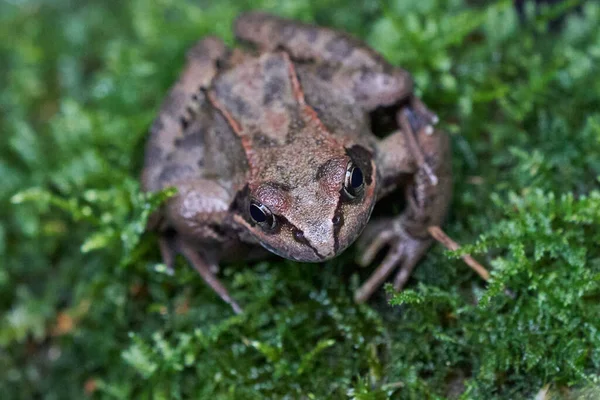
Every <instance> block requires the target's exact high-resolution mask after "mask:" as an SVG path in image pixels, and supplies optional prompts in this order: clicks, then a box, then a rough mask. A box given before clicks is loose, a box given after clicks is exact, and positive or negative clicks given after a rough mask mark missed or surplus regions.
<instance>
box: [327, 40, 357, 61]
mask: <svg viewBox="0 0 600 400" xmlns="http://www.w3.org/2000/svg"><path fill="white" fill-rule="evenodd" d="M325 50H327V51H328V52H329V53H331V54H332V55H333V56H335V58H336V59H337V60H343V59H344V58H347V57H348V56H350V54H352V52H353V51H354V47H353V46H352V43H351V42H350V40H349V39H348V38H347V37H346V36H344V35H337V36H334V37H333V38H332V39H331V40H330V41H329V42H327V44H326V45H325Z"/></svg>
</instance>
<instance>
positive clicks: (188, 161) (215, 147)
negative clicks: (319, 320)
mask: <svg viewBox="0 0 600 400" xmlns="http://www.w3.org/2000/svg"><path fill="white" fill-rule="evenodd" d="M235 33H236V36H237V37H238V38H239V39H240V40H242V41H244V42H247V43H249V44H251V45H252V46H253V49H252V50H245V51H244V50H240V49H235V50H230V49H227V48H226V47H225V46H224V44H223V43H222V42H221V41H220V40H219V39H216V38H210V37H209V38H205V39H203V40H201V41H200V42H198V43H197V44H196V45H195V46H194V47H193V48H192V49H190V51H189V52H188V55H187V64H186V66H185V68H184V71H183V72H182V74H181V77H180V79H179V81H178V82H177V83H176V84H175V85H174V86H173V88H172V89H171V92H170V94H169V95H168V96H167V98H166V100H165V101H164V103H163V105H162V108H161V110H160V113H159V115H158V117H157V118H156V120H155V122H154V124H153V126H152V128H151V133H150V138H149V140H148V144H147V147H146V158H145V166H144V171H143V176H142V183H143V187H144V190H146V191H157V190H160V189H163V188H165V187H169V186H175V187H176V188H177V189H178V194H177V195H176V196H175V197H174V198H172V199H170V200H169V201H168V203H167V204H166V205H165V207H163V209H162V210H161V211H160V213H159V214H158V215H157V218H155V219H154V222H153V224H152V226H151V228H152V229H155V230H158V231H159V232H160V233H161V237H162V238H161V241H160V248H161V251H162V254H163V258H164V260H165V263H166V264H167V265H168V266H171V265H172V264H173V259H174V255H175V254H176V253H177V252H179V253H181V254H183V255H184V256H185V257H186V258H187V259H188V260H189V261H190V263H191V264H192V265H193V266H194V267H195V268H196V269H197V270H198V272H199V273H200V274H201V275H202V277H203V278H204V279H205V280H206V281H207V283H208V284H209V285H210V286H211V287H213V289H215V291H217V293H218V294H219V295H220V296H221V297H222V298H223V299H224V300H225V301H226V302H228V303H230V304H231V305H232V307H233V308H234V310H235V311H236V312H239V311H240V310H241V309H240V307H239V306H238V305H237V304H236V303H235V301H233V299H232V298H231V297H230V296H229V294H228V292H227V290H226V289H225V287H224V286H223V285H222V284H221V283H220V282H219V280H218V279H217V278H216V277H215V273H216V271H218V268H217V265H218V262H219V261H221V260H227V259H234V258H244V257H246V258H250V257H254V256H258V255H260V251H259V250H260V249H261V247H260V246H259V245H261V246H262V247H263V248H266V249H268V250H270V251H271V252H273V253H275V254H278V255H280V256H282V257H285V258H289V259H292V260H298V261H310V262H320V261H324V260H327V259H330V258H332V257H335V256H336V255H338V254H339V253H341V252H342V251H344V249H346V248H347V247H348V246H349V245H350V244H352V243H353V242H354V241H355V240H356V239H357V237H358V236H359V235H360V234H361V232H362V231H363V229H364V228H365V226H366V225H367V223H368V221H369V217H370V214H371V211H372V209H373V206H374V204H375V202H376V201H377V200H379V199H381V198H382V197H383V196H386V195H388V194H390V193H399V194H400V196H402V197H403V198H404V199H405V200H406V203H407V206H406V209H405V211H404V213H403V214H402V215H400V216H398V217H395V218H389V219H385V220H380V221H374V222H373V223H372V224H370V225H369V227H368V228H367V229H366V231H365V233H364V234H363V235H362V238H361V240H360V241H359V242H360V243H359V244H361V247H362V248H363V249H364V251H363V253H362V255H361V257H360V259H359V263H360V264H362V265H367V264H370V263H371V262H372V261H373V258H374V257H375V255H376V254H377V252H378V251H379V250H380V249H381V248H382V247H383V246H385V245H389V251H388V253H387V255H386V257H385V259H384V261H383V262H382V264H381V265H380V266H379V267H378V268H377V269H376V271H375V272H374V273H373V275H372V277H371V278H369V280H368V281H367V282H366V283H365V284H364V285H363V286H362V287H361V288H360V289H359V290H358V291H357V293H356V296H355V298H356V300H357V301H359V302H362V301H365V300H366V299H368V297H369V296H370V295H371V294H372V293H373V291H374V290H375V289H377V287H379V286H380V285H381V283H382V282H383V281H384V280H385V279H386V278H387V277H388V276H389V274H390V273H391V272H393V271H394V270H395V269H398V270H399V272H398V273H397V276H396V279H395V286H396V288H397V289H398V290H399V289H400V288H401V287H402V286H403V284H404V283H405V282H406V280H407V279H408V276H409V275H410V272H411V270H412V269H413V268H414V266H415V264H416V263H417V261H418V260H419V258H421V256H422V255H423V254H424V253H425V251H426V250H427V248H428V247H429V246H430V245H431V238H430V237H429V236H428V233H427V227H428V226H430V225H440V224H441V223H442V222H443V219H444V217H445V215H446V212H447V208H448V203H449V200H450V197H451V195H450V193H451V175H450V153H449V140H448V137H447V136H446V135H445V134H444V133H443V132H440V131H437V130H435V129H434V128H433V125H434V124H435V123H436V120H437V118H436V117H435V115H434V114H432V113H431V112H429V111H428V110H427V108H426V107H425V106H424V105H423V104H422V103H421V102H420V101H419V99H418V98H416V97H415V96H414V95H413V84H412V79H411V77H410V75H409V74H408V73H407V72H406V71H404V70H402V69H399V68H396V67H393V66H391V65H390V64H388V63H387V62H386V61H385V60H384V59H383V58H382V57H381V56H380V55H378V54H377V53H376V52H374V51H373V50H371V49H370V48H368V47H367V46H366V45H364V44H363V43H361V42H359V41H357V40H356V39H353V38H351V37H349V36H347V35H345V34H343V33H340V32H338V31H335V30H331V29H327V28H320V27H316V26H312V25H307V24H302V23H298V22H294V21H289V20H285V19H281V18H278V17H274V16H270V15H267V14H263V13H248V14H244V15H242V16H241V17H240V18H238V20H237V21H236V23H235ZM375 110H378V112H374V111H375ZM382 113H383V114H382ZM374 115H384V117H385V118H388V119H389V121H388V122H387V125H389V126H391V127H392V130H394V131H393V132H392V133H391V134H388V135H387V136H386V137H383V138H381V137H379V136H381V135H379V136H378V135H377V134H381V132H372V126H375V125H376V124H373V122H374V121H371V119H372V118H373V116H374ZM257 209H259V210H260V211H257ZM251 210H252V211H251ZM265 213H266V214H265ZM263 215H264V216H265V217H266V219H265V221H262V216H263ZM255 217H256V218H258V220H257V219H255Z"/></svg>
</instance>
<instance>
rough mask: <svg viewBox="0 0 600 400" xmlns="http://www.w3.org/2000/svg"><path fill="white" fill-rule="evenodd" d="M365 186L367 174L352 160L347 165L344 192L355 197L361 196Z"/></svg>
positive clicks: (349, 196)
mask: <svg viewBox="0 0 600 400" xmlns="http://www.w3.org/2000/svg"><path fill="white" fill-rule="evenodd" d="M364 187H365V176H364V174H363V172H362V170H361V169H360V168H359V167H357V166H356V165H355V164H354V163H353V162H352V161H350V162H349V163H348V166H347V167H346V179H345V181H344V189H343V190H344V194H345V195H346V196H347V197H348V198H350V199H354V198H356V197H357V196H360V194H361V193H362V191H363V189H364Z"/></svg>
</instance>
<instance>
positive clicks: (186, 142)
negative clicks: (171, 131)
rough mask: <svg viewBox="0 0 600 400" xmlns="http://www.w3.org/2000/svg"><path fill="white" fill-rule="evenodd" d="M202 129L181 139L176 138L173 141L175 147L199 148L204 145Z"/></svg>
mask: <svg viewBox="0 0 600 400" xmlns="http://www.w3.org/2000/svg"><path fill="white" fill-rule="evenodd" d="M204 133H205V132H204V129H202V128H198V129H197V130H195V131H193V132H190V133H188V134H185V135H184V136H183V137H180V138H176V139H175V141H174V144H175V147H180V148H181V147H183V148H190V147H200V146H202V145H203V144H204Z"/></svg>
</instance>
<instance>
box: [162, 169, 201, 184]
mask: <svg viewBox="0 0 600 400" xmlns="http://www.w3.org/2000/svg"><path fill="white" fill-rule="evenodd" d="M193 172H194V169H193V168H192V167H191V166H189V165H183V164H171V165H167V166H165V168H164V169H163V170H162V172H161V173H160V175H159V177H158V181H159V182H160V183H161V186H164V184H165V183H169V182H172V181H175V180H179V179H181V178H184V177H186V176H190V175H191V174H192V173H193Z"/></svg>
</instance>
